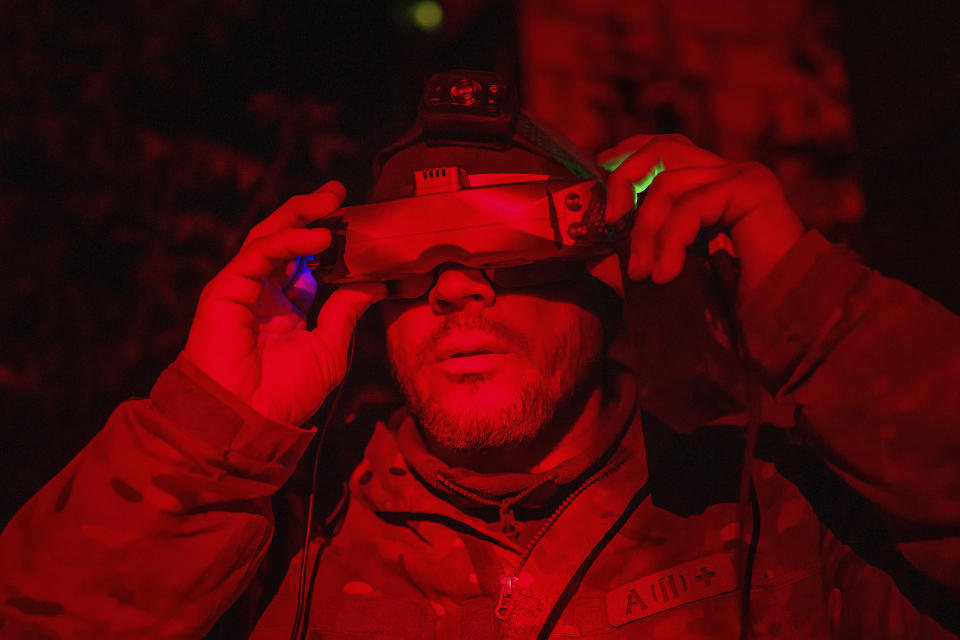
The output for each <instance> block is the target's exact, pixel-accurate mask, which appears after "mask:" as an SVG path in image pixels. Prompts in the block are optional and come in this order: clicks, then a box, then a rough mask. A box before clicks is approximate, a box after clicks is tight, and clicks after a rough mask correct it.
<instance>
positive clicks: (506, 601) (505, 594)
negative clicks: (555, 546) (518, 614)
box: [493, 457, 627, 620]
mask: <svg viewBox="0 0 960 640" xmlns="http://www.w3.org/2000/svg"><path fill="white" fill-rule="evenodd" d="M626 461H627V458H626V457H623V458H622V459H621V460H620V461H619V462H617V463H615V464H613V465H611V466H609V467H607V468H606V469H601V470H600V471H598V472H596V473H595V474H593V475H592V476H590V477H589V478H587V480H586V481H584V483H583V484H582V485H580V486H579V487H577V488H576V489H575V490H574V491H573V492H572V493H571V494H570V495H568V496H567V497H566V498H565V499H564V501H563V502H561V503H560V506H558V507H557V508H556V510H555V511H554V512H553V515H551V516H550V518H548V519H547V521H546V522H544V523H543V526H542V527H540V530H539V531H538V532H537V534H536V535H535V536H533V538H532V539H531V540H530V543H529V544H527V547H526V549H525V550H524V552H523V555H522V556H520V563H519V564H518V565H517V569H516V571H514V572H513V575H506V572H505V571H504V575H503V576H501V577H500V597H499V598H498V599H497V606H496V608H495V609H494V610H493V615H494V616H495V617H496V618H497V619H499V620H506V619H507V614H509V613H510V601H511V598H512V597H513V592H514V590H515V589H516V587H517V584H518V583H519V582H520V573H521V572H522V571H523V567H524V565H526V563H527V560H529V559H530V555H531V554H532V553H533V549H534V547H536V546H537V544H538V543H539V542H540V541H541V540H542V539H543V537H544V536H545V535H547V532H548V531H549V530H550V529H551V528H552V527H553V525H554V524H556V522H557V520H559V519H560V515H561V514H562V513H563V512H564V511H566V510H567V509H568V508H569V507H570V505H571V504H573V501H574V500H576V499H577V497H579V496H580V494H582V493H583V492H584V491H586V490H587V488H588V487H590V486H591V485H593V484H595V483H596V482H598V481H600V480H602V479H603V478H605V477H607V476H608V475H610V474H611V473H613V472H614V471H616V470H617V469H619V468H620V467H622V466H623V464H624V463H625V462H626ZM501 571H503V567H501Z"/></svg>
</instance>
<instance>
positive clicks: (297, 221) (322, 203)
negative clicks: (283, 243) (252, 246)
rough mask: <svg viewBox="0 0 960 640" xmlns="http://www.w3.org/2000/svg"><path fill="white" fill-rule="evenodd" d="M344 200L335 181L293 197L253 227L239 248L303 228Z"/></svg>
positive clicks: (341, 188)
mask: <svg viewBox="0 0 960 640" xmlns="http://www.w3.org/2000/svg"><path fill="white" fill-rule="evenodd" d="M346 197H347V191H346V189H345V188H344V186H343V185H342V184H340V183H339V182H337V181H336V180H331V181H330V182H327V183H326V184H325V185H323V186H322V187H320V188H319V189H317V190H316V191H314V192H313V193H309V194H304V195H298V196H293V197H292V198H290V199H289V200H287V201H286V202H284V203H283V204H282V205H281V206H280V208H279V209H277V210H276V211H274V212H273V213H271V214H270V215H269V216H267V217H266V218H264V219H263V220H262V221H261V222H259V223H258V224H257V225H256V226H254V227H253V229H251V230H250V233H248V234H247V238H246V239H245V240H244V242H243V246H246V245H248V244H249V243H251V242H253V241H254V240H258V239H260V238H263V237H266V236H269V235H272V234H274V233H277V232H278V231H282V230H284V229H290V228H295V227H306V226H307V225H308V224H310V223H311V222H314V221H315V220H319V219H321V218H323V217H324V216H327V215H329V214H331V213H333V212H334V211H336V210H337V209H338V208H339V207H340V205H342V204H343V201H344V199H345V198H346Z"/></svg>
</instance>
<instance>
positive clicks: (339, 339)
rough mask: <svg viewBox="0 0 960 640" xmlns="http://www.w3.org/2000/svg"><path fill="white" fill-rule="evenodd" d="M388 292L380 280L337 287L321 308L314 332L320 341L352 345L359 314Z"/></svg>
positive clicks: (328, 343)
mask: <svg viewBox="0 0 960 640" xmlns="http://www.w3.org/2000/svg"><path fill="white" fill-rule="evenodd" d="M386 295H387V287H386V286H385V285H384V284H382V283H379V282H370V283H364V284H349V285H343V286H341V287H339V288H337V289H336V290H335V291H334V292H333V293H331V294H330V297H329V298H327V300H326V302H324V303H323V306H322V307H321V308H320V312H319V313H318V314H317V326H316V327H315V328H314V329H313V331H312V332H311V333H312V335H313V336H314V338H315V339H316V340H317V341H318V344H322V345H323V346H324V347H325V348H326V346H327V345H343V346H344V348H346V345H349V343H350V338H351V337H352V336H353V332H354V329H356V326H357V321H358V320H359V319H360V316H362V315H363V313H364V312H365V311H366V310H367V309H369V308H370V306H371V305H373V304H374V303H375V302H378V301H379V300H382V299H383V298H384V297H385V296H386Z"/></svg>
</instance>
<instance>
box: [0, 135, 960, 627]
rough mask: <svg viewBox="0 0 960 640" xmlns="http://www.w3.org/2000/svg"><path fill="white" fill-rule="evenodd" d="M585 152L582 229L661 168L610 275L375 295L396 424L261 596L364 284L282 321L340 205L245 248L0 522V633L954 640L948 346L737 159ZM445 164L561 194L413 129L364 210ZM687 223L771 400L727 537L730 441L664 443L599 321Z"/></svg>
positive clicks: (287, 210) (695, 438)
mask: <svg viewBox="0 0 960 640" xmlns="http://www.w3.org/2000/svg"><path fill="white" fill-rule="evenodd" d="M561 146H563V145H562V144H561ZM451 159H452V160H453V161H451ZM597 160H598V162H599V163H600V164H601V165H602V166H604V167H605V168H606V169H608V170H609V171H610V173H609V175H608V176H607V178H606V187H607V208H606V211H605V216H606V219H607V221H608V222H610V223H614V222H616V221H617V220H619V219H621V218H623V217H625V216H628V215H630V214H631V211H632V210H633V209H634V206H635V198H636V195H635V185H636V184H638V183H641V182H642V181H643V180H644V178H645V177H646V176H649V175H650V172H651V168H653V167H656V166H658V165H662V166H663V167H664V168H665V170H664V171H663V172H662V173H661V174H660V175H658V176H657V177H656V178H655V179H654V180H653V183H652V185H651V186H650V188H649V189H648V191H647V193H646V195H645V197H644V199H643V201H642V204H641V205H640V206H639V208H638V209H637V211H636V212H635V214H634V215H635V219H634V222H633V227H632V231H631V233H630V236H629V243H628V244H629V255H628V256H627V258H628V260H627V269H626V275H627V276H628V281H626V282H624V281H623V280H622V278H621V270H620V269H619V268H618V265H617V259H616V256H613V257H607V258H605V259H602V260H599V261H598V260H592V261H590V262H589V263H588V264H586V265H585V266H584V270H583V271H582V272H580V273H579V274H577V275H574V276H571V277H570V278H569V279H567V280H564V281H560V282H552V281H549V280H548V281H544V282H540V283H534V284H531V285H530V286H527V287H520V288H517V287H507V286H504V285H502V284H498V283H497V281H496V280H497V279H496V277H494V276H493V275H491V273H488V272H487V271H485V270H483V269H477V268H470V267H466V266H464V265H462V264H457V263H455V262H454V263H451V262H446V263H444V264H441V265H439V266H438V267H437V269H436V270H435V272H434V273H433V274H432V279H431V281H430V282H429V288H428V290H427V291H426V293H425V294H424V295H422V296H420V297H418V298H414V299H404V300H394V299H392V300H385V301H383V302H381V303H380V307H381V312H382V316H383V319H384V323H385V332H386V334H385V335H386V344H387V351H388V356H389V361H390V364H391V367H392V369H393V371H394V374H395V376H396V378H397V380H398V382H399V383H400V386H401V387H402V389H403V391H404V394H405V396H406V398H407V408H406V409H403V410H399V411H397V412H396V413H394V414H393V415H392V416H390V418H389V419H388V420H386V421H384V422H378V423H377V425H376V427H375V428H374V430H373V434H372V436H371V438H370V441H369V443H368V444H367V445H366V449H365V451H364V454H363V458H362V460H361V461H360V462H359V464H356V465H355V466H354V467H353V468H352V469H350V477H349V481H348V489H347V491H345V493H344V499H343V500H342V501H341V504H339V505H337V506H336V507H335V508H333V509H332V510H331V512H330V513H324V514H322V515H323V516H325V517H326V520H327V522H326V525H327V526H321V527H317V528H316V529H313V530H311V541H310V544H309V546H308V547H307V548H306V550H305V551H304V550H300V551H298V552H297V554H296V555H294V556H293V557H292V558H289V560H290V561H289V564H288V565H287V564H284V565H283V566H282V567H281V570H280V574H281V579H280V580H279V581H278V584H275V585H273V587H270V586H269V582H270V581H269V580H264V579H262V577H263V574H264V570H263V567H264V566H266V565H269V564H270V560H269V559H267V560H266V562H265V558H266V556H267V550H268V546H269V544H270V540H271V534H272V531H273V529H274V519H273V512H272V509H271V497H272V496H274V494H275V493H276V492H277V491H278V489H279V488H280V487H281V485H283V484H284V483H285V481H286V480H287V479H288V478H289V476H290V474H291V473H292V472H293V471H294V467H295V466H296V465H297V463H298V461H299V460H300V458H301V456H302V454H303V452H304V450H305V449H306V448H307V445H308V444H309V442H310V440H311V438H312V436H313V435H314V433H315V430H314V428H313V427H311V426H309V425H305V424H304V423H305V422H306V421H307V420H309V419H310V417H311V416H312V415H313V414H314V413H315V412H316V411H317V410H318V408H319V407H320V406H321V404H322V403H323V401H324V400H325V398H327V396H328V395H329V394H330V393H331V392H332V391H333V389H334V388H335V387H336V386H337V385H338V383H339V382H340V381H341V380H342V379H343V378H344V376H345V374H346V370H347V367H348V362H349V359H350V357H349V350H350V343H351V336H352V334H353V331H354V328H355V326H356V323H357V320H358V319H359V317H360V316H361V315H362V314H363V313H364V312H365V311H366V310H367V309H368V308H369V307H370V306H371V305H372V304H374V303H376V302H378V301H380V300H381V299H382V298H384V296H385V295H386V293H387V290H386V287H385V286H384V285H383V284H381V283H361V284H347V285H343V286H341V287H339V288H337V289H336V290H335V291H333V293H332V294H331V295H330V296H329V298H328V299H327V300H326V301H325V302H324V304H323V306H322V307H321V308H320V310H319V314H318V317H317V320H316V327H315V328H313V329H308V325H307V316H306V314H307V309H308V308H309V306H310V303H311V301H312V299H313V297H314V295H315V293H316V291H317V282H316V280H315V279H314V277H313V276H312V275H311V274H310V273H309V272H307V271H304V270H303V269H300V268H298V266H299V265H301V264H302V261H300V260H298V259H299V258H300V257H301V256H307V255H313V254H319V253H321V252H323V251H324V250H325V249H327V248H328V246H329V245H330V243H331V233H330V231H329V230H327V229H325V228H315V227H312V226H311V225H312V224H313V223H315V222H317V221H322V220H323V219H325V218H329V217H331V216H335V215H336V214H337V211H338V207H340V205H341V204H342V203H343V201H344V198H345V192H344V189H343V187H342V186H341V185H340V184H339V183H336V182H329V183H327V184H325V185H324V186H323V187H321V188H320V189H318V190H317V191H316V192H314V193H312V194H309V195H304V196H297V197H294V198H292V199H291V200H289V201H288V202H287V203H285V204H284V205H283V206H282V207H280V208H279V209H278V210H277V211H275V212H274V213H273V214H272V215H270V216H269V217H268V218H266V219H265V220H264V221H263V222H261V223H260V224H259V225H257V226H256V227H255V228H254V229H253V230H252V231H251V232H250V234H249V236H248V237H247V239H246V241H245V242H244V245H243V246H242V248H241V249H240V251H239V253H238V254H237V256H236V257H235V258H234V259H233V260H231V261H230V263H229V264H228V265H227V266H226V267H225V268H224V270H223V271H221V272H220V273H219V274H218V275H217V276H216V277H215V278H214V279H213V280H212V281H211V282H210V283H209V285H208V286H207V287H206V288H205V290H204V292H203V294H202V296H201V298H200V302H199V305H198V308H197V312H196V316H195V319H194V323H193V326H192V328H191V331H190V335H189V337H188V339H187V344H186V347H185V349H184V351H183V354H182V355H181V357H180V358H179V359H178V360H177V362H175V363H174V364H173V365H172V366H171V367H170V368H169V369H168V370H167V371H166V372H165V373H164V374H163V375H162V376H161V378H160V379H159V380H158V382H157V384H156V386H155V387H154V389H153V391H152V392H151V396H150V398H149V399H146V400H136V401H130V402H127V403H124V404H123V405H121V407H120V408H118V409H117V411H116V412H115V413H114V415H113V416H112V417H111V418H110V421H109V422H108V424H107V425H106V427H105V428H104V430H103V431H102V432H101V433H100V434H99V435H98V436H97V437H96V438H94V440H93V441H92V442H91V443H90V444H89V445H88V446H87V447H86V448H85V449H84V451H83V452H81V453H80V454H79V455H78V456H77V458H76V459H74V460H73V461H72V462H71V463H70V465H68V467H67V468H66V469H64V470H63V472H61V473H60V474H59V475H58V476H57V477H56V478H54V479H53V480H52V481H51V482H50V483H49V484H48V485H47V486H46V487H45V488H44V489H43V490H42V491H41V492H40V493H39V494H38V495H36V496H35V497H34V498H33V499H32V500H31V501H30V502H29V503H27V505H25V506H24V507H23V509H21V511H20V512H19V513H18V514H17V516H16V517H15V518H14V520H13V521H12V522H11V523H10V525H9V526H8V527H7V529H6V530H5V531H4V533H3V536H2V538H0V575H2V577H0V581H2V589H3V597H4V601H3V602H2V609H0V615H2V623H0V624H2V626H0V634H6V635H9V636H10V637H38V638H39V637H44V638H54V637H63V638H66V637H102V638H106V637H149V638H161V637H162V638H195V637H201V636H203V635H204V634H206V633H208V632H209V631H210V629H211V628H212V627H213V626H214V625H215V623H217V621H218V619H220V618H221V616H222V615H223V614H224V612H225V611H227V610H228V608H229V607H230V606H231V604H232V603H234V602H236V601H237V600H238V598H241V594H244V592H245V591H246V594H245V595H244V596H243V599H242V600H241V602H245V603H250V605H249V606H250V607H252V609H251V611H252V613H251V617H252V620H251V625H250V626H251V627H252V633H251V635H250V637H253V638H284V637H289V636H290V634H291V629H292V628H293V627H295V626H296V627H297V630H298V637H315V638H321V637H322V638H387V637H392V638H494V637H504V638H535V637H547V636H551V637H558V638H562V637H604V638H634V637H636V638H646V637H650V638H672V637H677V638H733V637H737V636H738V635H740V636H741V637H751V638H777V637H802V638H859V637H864V638H867V637H869V638H904V637H922V638H940V637H952V636H951V635H950V633H951V632H953V633H956V632H957V631H958V630H960V624H958V620H957V613H956V612H957V609H956V602H957V601H956V596H957V588H958V586H960V577H958V576H960V565H958V555H957V549H958V548H960V547H958V543H957V538H956V534H957V526H958V524H960V478H958V474H957V471H956V464H955V461H956V460H957V456H958V452H960V435H958V434H960V431H958V430H957V429H956V427H955V422H956V415H958V409H960V406H958V405H960V394H957V393H956V383H955V380H956V379H957V377H956V374H957V373H958V372H960V358H958V355H957V354H958V347H957V342H956V336H957V335H958V334H960V321H958V319H957V318H956V317H954V316H952V315H951V314H949V313H948V312H947V311H945V310H944V309H943V308H941V307H939V306H938V305H936V304H935V303H933V302H932V301H930V300H929V299H926V298H925V297H923V296H922V295H921V294H919V293H917V292H916V291H913V290H912V289H910V288H909V287H906V286H905V285H903V284H900V283H898V282H895V281H890V280H887V279H884V278H882V277H880V276H879V275H877V274H875V273H873V272H870V271H869V270H867V269H865V268H864V267H862V266H860V265H859V264H857V263H856V261H855V260H854V259H853V258H852V257H851V256H850V255H848V253H847V252H845V251H844V250H843V249H841V248H838V247H835V246H832V245H830V244H828V243H826V242H825V241H824V240H823V239H822V238H821V237H820V236H819V235H817V234H816V233H806V234H805V233H804V231H803V228H802V225H801V224H800V222H799V220H798V219H797V217H796V216H795V215H794V214H793V212H792V211H791V210H790V208H789V206H788V205H787V203H786V202H785V200H784V197H783V195H782V192H781V190H780V187H779V185H778V184H777V182H776V180H775V179H774V177H773V176H772V174H771V173H770V172H769V171H768V170H766V169H764V168H762V167H760V166H759V165H756V164H752V163H746V164H744V163H732V162H728V161H725V160H723V159H721V158H719V157H717V156H715V155H713V154H711V153H709V152H707V151H704V150H702V149H700V148H698V147H696V146H695V145H693V144H692V143H691V142H690V141H688V140H686V139H685V138H682V137H679V136H636V137H632V138H629V139H627V140H625V141H623V142H622V143H620V144H619V145H617V146H616V147H614V148H613V149H610V150H608V151H606V152H604V153H601V154H600V155H599V156H598V159H597ZM447 165H454V166H458V167H460V168H462V169H464V170H466V172H467V173H470V174H483V173H484V172H490V170H491V168H494V169H496V170H498V171H501V172H506V173H528V174H546V175H550V176H555V177H567V178H569V177H570V169H569V167H568V166H563V165H562V164H561V163H560V162H558V161H557V159H556V157H555V154H554V153H551V152H549V151H544V150H543V149H542V148H537V145H536V144H534V143H532V142H531V141H530V140H526V141H523V140H519V141H518V140H514V141H513V143H511V145H510V146H509V148H502V147H496V146H495V147H488V146H487V147H485V146H483V145H481V146H477V145H475V144H464V143H458V142H457V141H450V140H446V141H445V142H443V143H437V144H427V142H426V141H424V140H423V139H422V138H416V137H415V138H413V139H409V140H407V142H406V143H405V144H402V145H399V146H398V147H397V148H394V149H392V150H391V152H390V153H389V154H388V157H387V158H386V161H385V164H384V165H383V167H382V168H381V171H380V174H379V176H378V180H377V184H376V186H375V187H374V192H373V200H375V201H377V200H384V199H387V198H393V197H403V196H407V197H409V196H411V195H412V194H411V193H409V188H408V187H409V185H408V182H409V176H410V174H411V173H412V172H413V171H416V170H422V169H426V168H429V167H435V166H447ZM451 215H455V212H451ZM704 228H712V229H721V230H723V231H725V232H726V233H727V234H728V235H729V237H730V239H731V240H732V244H733V248H734V251H735V253H736V254H737V257H738V259H739V264H740V275H739V281H738V285H737V287H738V288H737V291H736V306H737V309H738V311H739V313H738V317H739V324H740V325H742V329H743V333H744V335H745V336H746V339H747V344H748V347H749V352H750V354H751V356H752V357H753V359H754V360H755V363H756V365H757V367H758V369H759V372H760V374H761V375H760V377H761V379H762V381H763V383H764V386H765V387H766V389H767V390H768V391H769V393H770V396H771V398H769V399H768V400H767V401H766V404H765V405H764V415H763V416H762V417H763V420H764V424H763V426H762V427H761V428H760V432H759V439H758V442H757V449H756V451H757V458H758V460H756V461H751V463H750V464H749V466H748V469H747V471H746V473H747V474H748V475H747V478H748V480H749V483H748V485H746V486H749V487H751V489H750V491H749V494H748V501H749V502H750V503H751V504H752V509H750V513H751V515H750V516H749V517H745V516H744V513H745V512H744V511H742V509H743V508H745V507H746V506H747V505H745V504H738V503H741V502H742V501H739V500H738V495H739V494H738V486H739V484H740V483H739V479H740V477H741V476H740V474H741V470H742V465H741V462H742V455H743V454H742V451H743V442H744V437H743V435H742V432H743V429H742V425H743V423H744V421H745V419H744V418H743V416H742V415H739V414H738V415H731V416H726V417H718V418H716V419H714V420H712V422H711V424H710V425H705V426H703V427H702V428H701V429H697V430H695V431H692V432H691V433H686V434H681V433H678V432H676V431H674V430H672V429H670V428H669V427H668V426H667V425H664V424H663V423H662V422H661V421H660V420H659V419H658V417H657V416H655V415H653V414H650V413H646V412H644V411H643V410H641V408H640V407H644V406H647V405H650V406H654V405H655V404H656V402H655V401H656V399H655V398H649V397H646V396H645V395H644V393H645V392H644V389H645V388H644V387H643V386H642V385H639V387H638V384H637V383H636V379H638V378H642V377H643V376H644V375H645V376H646V377H647V378H648V379H649V378H656V375H655V373H656V372H654V373H653V374H651V371H650V368H652V367H655V366H658V365H657V363H650V362H634V361H632V360H633V358H631V357H629V355H626V356H625V355H624V351H623V349H622V341H621V340H620V339H621V338H622V337H623V336H622V335H615V333H617V332H618V331H619V330H622V331H623V332H626V333H628V332H629V331H630V329H631V321H632V320H631V318H630V317H629V316H628V317H627V318H625V319H624V322H623V324H622V325H618V323H617V322H615V321H612V320H611V318H610V315H611V308H615V307H616V305H611V304H610V300H611V298H610V296H609V293H610V292H612V291H617V292H619V293H621V294H622V293H623V292H624V291H625V290H629V289H630V287H631V286H632V284H631V281H645V280H652V281H653V282H654V283H667V282H670V281H672V280H674V279H675V278H676V277H677V276H678V275H679V274H680V273H681V272H682V270H683V267H684V263H685V261H686V259H687V258H686V256H687V251H686V249H687V247H688V246H689V245H691V244H692V243H694V241H695V238H696V237H697V235H698V232H700V230H701V229H704ZM602 283H603V284H602ZM628 297H629V296H628ZM641 312H642V313H645V314H648V315H655V314H657V313H659V311H658V310H657V309H655V308H649V309H642V310H641ZM618 327H619V329H618ZM639 338H640V339H642V338H643V336H639ZM645 367H646V368H647V369H646V371H644V368H645ZM741 523H743V524H744V525H746V528H745V530H741V526H740V525H741ZM278 524H280V523H278ZM303 553H305V554H306V558H303V557H302V554H303ZM304 560H305V562H304ZM275 568H276V565H275V563H274V564H273V565H272V569H271V570H273V571H275ZM258 569H260V575H259V576H257V573H258ZM301 583H303V584H302V585H301ZM251 584H252V586H251ZM251 593H252V595H251ZM745 593H749V597H745ZM240 617H243V616H242V615H241V616H240ZM743 622H746V626H745V629H743V630H742V629H741V625H742V623H743ZM218 629H221V630H222V629H223V623H221V625H220V626H219V627H218ZM228 633H236V632H235V631H233V632H228ZM30 634H33V635H30ZM5 637H6V636H5ZM234 637H235V636H234Z"/></svg>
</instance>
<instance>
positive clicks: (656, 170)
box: [633, 158, 663, 206]
mask: <svg viewBox="0 0 960 640" xmlns="http://www.w3.org/2000/svg"><path fill="white" fill-rule="evenodd" d="M661 173H663V158H660V162H658V163H657V164H655V165H653V168H652V169H650V171H648V172H647V175H645V176H643V178H642V179H641V180H639V181H638V182H634V183H633V206H637V197H638V196H639V195H640V194H641V193H643V192H644V191H646V190H647V187H649V186H650V183H651V182H653V179H654V178H656V177H657V176H658V175H660V174H661Z"/></svg>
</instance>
